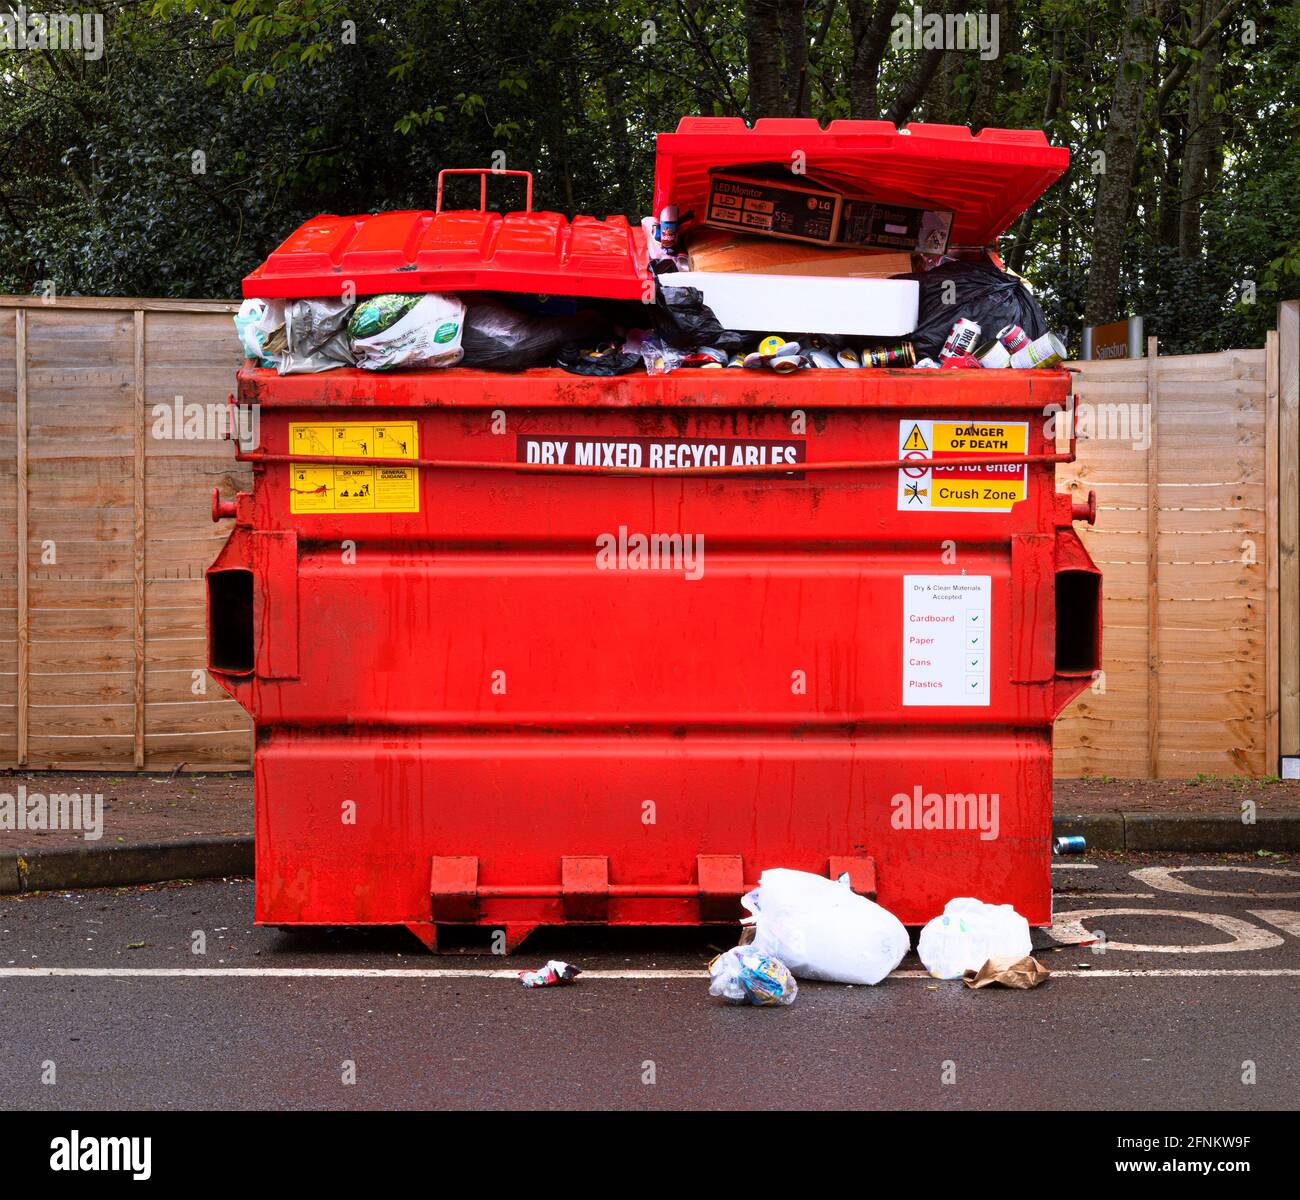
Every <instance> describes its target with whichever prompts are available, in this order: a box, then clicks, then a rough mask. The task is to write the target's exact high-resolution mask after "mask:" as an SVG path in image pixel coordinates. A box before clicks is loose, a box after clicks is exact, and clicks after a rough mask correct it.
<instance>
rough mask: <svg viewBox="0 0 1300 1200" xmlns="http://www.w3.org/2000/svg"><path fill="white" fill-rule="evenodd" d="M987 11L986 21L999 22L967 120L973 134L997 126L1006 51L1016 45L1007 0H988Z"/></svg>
mask: <svg viewBox="0 0 1300 1200" xmlns="http://www.w3.org/2000/svg"><path fill="white" fill-rule="evenodd" d="M988 9H989V21H990V22H992V21H993V19H994V18H996V19H997V22H998V53H997V54H996V55H994V57H993V58H991V59H989V60H988V61H987V62H983V61H982V62H981V63H980V66H979V77H978V80H977V82H976V84H975V103H974V106H973V108H972V111H971V118H970V126H971V128H972V129H973V130H974V131H975V132H976V133H978V132H979V131H980V130H981V129H983V128H984V127H985V126H987V125H996V124H997V120H996V113H997V101H998V96H999V94H1000V93H1001V90H1002V76H1003V73H1004V71H1005V70H1006V62H1007V48H1008V47H1009V46H1014V45H1016V44H1017V42H1016V37H1015V29H1014V26H1015V24H1016V15H1017V14H1016V11H1015V9H1014V7H1013V6H1012V5H1011V4H1010V2H1009V0H990V3H989V6H988Z"/></svg>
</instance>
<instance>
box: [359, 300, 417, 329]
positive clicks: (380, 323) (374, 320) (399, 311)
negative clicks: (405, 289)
mask: <svg viewBox="0 0 1300 1200" xmlns="http://www.w3.org/2000/svg"><path fill="white" fill-rule="evenodd" d="M419 303H420V294H419V293H418V292H416V293H415V294H414V295H410V294H408V295H398V294H395V293H391V292H390V293H388V294H387V295H384V296H368V297H367V298H366V299H365V300H362V301H361V303H360V304H358V305H357V307H356V309H355V311H354V312H353V313H352V317H351V319H350V320H349V321H348V333H349V334H351V335H352V336H353V337H354V338H368V337H374V336H375V334H377V333H382V332H383V331H384V330H385V329H387V328H388V327H389V326H390V325H396V324H397V322H398V321H400V320H401V319H402V318H403V317H404V316H406V314H407V313H409V312H410V311H411V309H413V308H414V307H415V306H416V305H417V304H419Z"/></svg>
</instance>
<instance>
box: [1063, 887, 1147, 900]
mask: <svg viewBox="0 0 1300 1200" xmlns="http://www.w3.org/2000/svg"><path fill="white" fill-rule="evenodd" d="M1056 897H1057V899H1058V900H1154V899H1155V898H1156V894H1155V892H1092V891H1088V890H1086V889H1085V890H1084V891H1080V892H1073V891H1071V892H1057V893H1056Z"/></svg>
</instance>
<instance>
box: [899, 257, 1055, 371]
mask: <svg viewBox="0 0 1300 1200" xmlns="http://www.w3.org/2000/svg"><path fill="white" fill-rule="evenodd" d="M896 278H899V279H915V280H916V281H917V282H918V283H919V284H920V285H921V301H920V312H919V315H918V316H917V319H916V329H915V330H914V331H913V333H912V335H911V337H909V338H908V339H907V340H908V341H909V342H911V343H912V345H913V346H915V347H916V357H917V359H918V361H919V360H920V359H922V358H933V359H936V360H937V359H938V357H939V351H940V350H942V349H943V344H944V341H945V340H946V339H947V337H948V333H949V331H950V330H951V329H952V327H953V324H954V323H955V322H956V320H957V319H958V317H965V318H966V319H967V320H968V321H977V322H978V323H979V325H980V329H981V334H980V338H981V340H988V339H991V338H993V337H996V336H997V333H998V330H1000V329H1003V328H1005V327H1006V326H1008V325H1019V326H1020V327H1021V328H1022V329H1023V330H1024V331H1025V332H1026V333H1027V334H1028V335H1029V337H1030V340H1031V341H1032V340H1033V339H1034V338H1039V337H1042V336H1043V334H1045V333H1046V332H1047V321H1046V320H1045V319H1044V317H1043V310H1042V309H1041V308H1040V307H1039V306H1038V301H1037V300H1035V299H1034V297H1033V296H1032V295H1031V294H1030V291H1029V289H1028V288H1027V287H1025V285H1024V284H1023V283H1021V282H1020V280H1019V279H1017V278H1016V277H1015V276H1014V275H1007V274H1006V273H1005V272H1002V271H999V270H998V269H997V267H995V266H994V265H993V264H992V263H991V262H961V261H958V260H954V261H952V262H946V263H941V264H940V265H939V266H937V267H935V268H934V270H933V271H920V272H916V273H915V274H912V275H899V276H897V277H896Z"/></svg>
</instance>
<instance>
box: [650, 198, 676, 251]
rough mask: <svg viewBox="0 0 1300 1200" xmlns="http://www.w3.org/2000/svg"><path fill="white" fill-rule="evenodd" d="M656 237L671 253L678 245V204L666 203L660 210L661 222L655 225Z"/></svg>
mask: <svg viewBox="0 0 1300 1200" xmlns="http://www.w3.org/2000/svg"><path fill="white" fill-rule="evenodd" d="M655 237H656V239H658V242H659V244H660V245H661V246H662V247H663V248H664V249H665V250H667V251H668V252H669V253H670V254H671V253H672V251H673V249H674V247H675V246H676V245H677V205H675V204H665V205H664V206H663V208H661V209H660V210H659V223H658V224H657V225H655Z"/></svg>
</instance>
